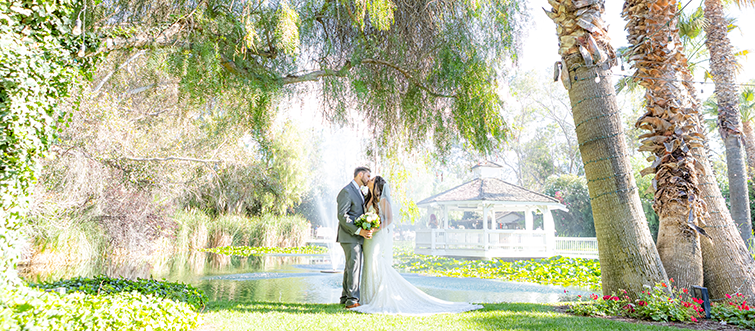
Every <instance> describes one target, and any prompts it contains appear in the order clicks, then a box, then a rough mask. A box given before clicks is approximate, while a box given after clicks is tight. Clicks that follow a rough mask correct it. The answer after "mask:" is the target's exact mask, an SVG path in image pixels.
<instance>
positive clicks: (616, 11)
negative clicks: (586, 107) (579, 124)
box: [279, 0, 755, 187]
mask: <svg viewBox="0 0 755 331" xmlns="http://www.w3.org/2000/svg"><path fill="white" fill-rule="evenodd" d="M682 1H685V0H682ZM686 1H689V0H686ZM692 1H694V3H693V2H690V3H689V5H688V6H687V8H688V10H694V9H696V8H697V6H698V5H699V2H700V1H702V0H692ZM623 3H624V1H618V0H607V1H606V13H605V15H604V20H605V21H606V22H607V23H608V24H609V31H608V32H609V36H610V37H611V40H612V45H613V47H614V48H618V47H622V46H627V41H626V32H625V31H624V25H625V21H624V20H623V19H622V18H621V8H622V6H623ZM684 3H687V2H684ZM528 6H529V11H530V22H529V24H528V26H527V29H526V30H527V31H528V33H527V36H525V37H524V38H523V41H522V49H521V53H520V58H519V62H518V67H517V68H514V69H513V70H517V71H536V72H543V71H545V70H552V67H553V63H554V62H555V61H558V60H560V56H559V55H558V41H557V37H556V29H555V25H554V23H553V22H552V21H551V20H550V19H549V18H548V17H547V16H546V15H545V13H544V12H543V10H542V8H543V7H545V8H550V5H549V4H548V2H547V0H532V1H529V2H528ZM728 14H730V15H732V16H735V17H737V18H738V20H737V24H738V25H739V26H740V29H739V30H735V31H733V32H731V33H730V34H729V37H730V38H731V40H732V44H733V45H734V47H735V48H737V49H750V50H751V51H752V52H753V54H752V55H750V56H749V58H746V59H743V61H744V63H743V65H744V71H743V72H742V73H741V74H740V76H739V77H738V78H737V81H738V82H740V83H744V82H747V81H749V80H752V79H755V42H747V41H746V38H750V39H751V40H754V39H755V20H752V19H749V20H748V19H745V18H747V17H755V9H753V8H748V9H744V10H739V9H737V8H736V7H734V12H733V13H728ZM626 68H627V69H629V67H628V66H626ZM613 70H614V72H615V73H619V74H631V72H630V71H628V70H627V71H623V72H622V71H621V70H620V68H619V67H616V68H614V69H613ZM548 72H549V71H548ZM698 80H700V81H701V80H702V78H701V77H700V78H699V79H698ZM557 86H560V84H558V85H557ZM704 91H705V92H704V93H702V94H701V95H700V97H701V98H707V97H708V96H709V95H710V94H711V93H712V92H713V86H712V85H705V88H704ZM502 97H503V98H504V99H505V98H506V96H503V95H502ZM291 101H292V102H290V103H289V104H288V105H287V106H284V107H283V108H285V111H284V113H285V114H286V115H284V117H285V118H288V119H290V120H293V121H294V122H296V123H297V125H298V126H299V127H301V128H305V129H313V130H316V131H317V133H318V135H319V136H320V137H321V139H322V142H323V146H322V148H323V150H322V152H323V153H324V154H326V155H324V159H325V162H324V163H325V168H326V169H328V171H326V172H327V173H323V174H318V175H319V176H321V177H322V178H323V179H324V180H325V181H328V182H332V185H333V187H340V186H338V185H342V183H344V182H347V181H348V180H349V179H350V177H351V174H350V169H353V167H355V166H357V165H362V164H370V163H372V162H371V161H372V160H369V159H367V158H365V157H364V156H363V151H364V149H366V148H367V146H366V145H365V143H366V141H367V140H365V138H366V137H367V136H368V134H367V133H366V132H365V131H364V130H363V129H360V128H358V127H345V128H338V127H336V126H333V125H331V124H330V123H329V122H327V121H326V120H325V119H324V118H323V117H322V111H321V109H320V108H319V107H320V102H319V101H318V98H317V96H316V95H315V94H313V93H307V94H305V95H299V96H298V97H296V98H295V100H291ZM279 119H280V118H279ZM374 170H377V171H375V172H376V173H382V171H381V170H382V169H374ZM507 180H509V181H511V182H516V179H515V177H514V174H513V173H512V174H510V176H508V177H507Z"/></svg>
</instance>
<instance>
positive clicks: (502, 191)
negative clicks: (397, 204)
mask: <svg viewBox="0 0 755 331" xmlns="http://www.w3.org/2000/svg"><path fill="white" fill-rule="evenodd" d="M465 201H490V202H495V201H506V202H521V203H522V204H559V201H558V200H556V199H555V198H552V197H549V196H547V195H544V194H540V193H537V192H533V191H530V190H528V189H525V188H523V187H521V186H517V185H514V184H509V183H507V182H504V181H502V180H500V179H497V178H477V179H474V180H472V181H470V182H466V183H464V184H461V185H459V186H457V187H454V188H452V189H450V190H448V191H445V192H443V193H439V194H436V195H434V196H431V197H429V198H427V199H424V200H422V201H420V202H418V203H417V205H429V204H432V203H438V202H440V203H443V202H465Z"/></svg>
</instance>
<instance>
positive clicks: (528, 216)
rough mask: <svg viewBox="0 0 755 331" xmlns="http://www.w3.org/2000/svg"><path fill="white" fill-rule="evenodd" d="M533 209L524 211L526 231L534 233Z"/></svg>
mask: <svg viewBox="0 0 755 331" xmlns="http://www.w3.org/2000/svg"><path fill="white" fill-rule="evenodd" d="M532 222H533V221H532V209H530V208H527V209H525V210H524V229H525V230H527V231H532V230H534V229H533V226H532Z"/></svg>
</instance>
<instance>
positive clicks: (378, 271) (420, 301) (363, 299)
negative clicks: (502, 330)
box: [352, 184, 482, 315]
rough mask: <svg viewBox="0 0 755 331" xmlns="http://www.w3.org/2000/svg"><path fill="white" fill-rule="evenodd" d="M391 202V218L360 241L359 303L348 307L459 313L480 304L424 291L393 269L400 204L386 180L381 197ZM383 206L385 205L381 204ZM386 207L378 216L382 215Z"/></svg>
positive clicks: (373, 310)
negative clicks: (438, 296) (431, 294)
mask: <svg viewBox="0 0 755 331" xmlns="http://www.w3.org/2000/svg"><path fill="white" fill-rule="evenodd" d="M383 199H385V201H386V202H388V203H389V204H390V206H391V208H390V213H391V216H392V222H391V224H390V225H388V226H387V227H385V228H384V229H381V230H380V231H378V232H376V233H375V235H373V237H372V239H367V240H365V241H364V246H363V247H364V248H363V252H364V263H363V264H362V270H363V271H362V282H361V285H360V292H361V295H360V303H361V304H362V306H359V307H356V308H354V309H352V310H354V311H358V312H362V313H373V314H399V315H432V314H444V313H446V314H447V313H460V312H465V311H470V310H475V309H480V308H482V306H480V305H472V304H469V303H464V302H449V301H444V300H440V299H438V298H435V297H432V296H430V295H427V294H425V293H424V292H422V291H421V290H419V289H418V288H416V287H414V285H412V284H410V283H409V282H408V281H406V279H404V278H403V277H401V275H400V274H399V273H398V272H397V271H396V270H395V269H393V230H392V229H394V228H395V224H394V223H395V222H398V220H399V219H398V216H399V211H400V208H401V207H400V206H399V205H397V204H395V201H393V198H392V197H391V189H390V187H389V186H388V184H385V185H384V186H383V193H382V195H381V200H383ZM384 209H386V208H384ZM385 212H387V211H386V210H381V211H380V214H381V215H380V217H381V218H384V217H386V215H385Z"/></svg>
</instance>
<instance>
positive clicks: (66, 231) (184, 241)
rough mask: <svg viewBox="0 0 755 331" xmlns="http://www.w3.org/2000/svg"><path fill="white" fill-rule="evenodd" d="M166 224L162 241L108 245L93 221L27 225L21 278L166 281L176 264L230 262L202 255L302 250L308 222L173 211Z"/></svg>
mask: <svg viewBox="0 0 755 331" xmlns="http://www.w3.org/2000/svg"><path fill="white" fill-rule="evenodd" d="M170 221H171V222H170V223H171V224H174V225H175V226H174V227H173V229H172V230H173V231H171V232H166V233H165V235H162V236H160V237H158V238H151V239H149V238H146V237H145V236H139V234H138V233H136V234H135V235H134V238H130V239H128V240H125V241H124V240H109V235H110V234H109V233H108V232H107V231H106V229H104V228H103V227H101V226H99V225H98V223H97V222H96V221H93V220H75V219H72V218H66V217H64V216H63V217H58V218H41V217H37V218H35V219H29V220H28V223H27V226H26V229H27V233H28V234H29V237H30V241H29V242H30V246H31V247H30V249H29V251H30V252H29V254H27V255H28V259H27V261H26V263H24V264H23V268H22V269H21V271H22V272H21V275H22V277H24V278H26V279H31V280H37V281H39V280H52V279H60V278H65V277H73V276H94V275H97V274H101V273H105V274H107V275H110V276H119V277H127V278H136V277H142V278H147V277H150V276H160V275H167V274H168V273H169V269H170V268H172V267H174V266H175V264H179V263H186V261H191V262H192V265H193V266H195V267H196V268H203V265H204V263H206V262H207V261H208V259H209V261H210V262H211V263H212V264H213V265H215V266H216V267H217V266H224V265H228V264H229V263H230V258H229V257H226V256H221V255H215V254H209V255H208V254H207V253H201V252H199V250H201V249H205V248H214V247H220V246H230V245H233V246H264V247H297V246H302V245H304V241H305V240H306V237H307V236H308V230H309V229H308V226H307V221H306V220H305V219H304V218H303V217H301V216H298V215H292V216H274V215H266V216H261V217H247V216H241V215H221V216H218V217H212V216H210V215H209V214H208V213H205V212H202V211H200V210H197V209H191V210H179V211H177V212H176V213H174V214H173V215H172V217H171V218H170ZM124 232H126V233H129V232H128V231H127V230H124ZM132 232H134V231H132ZM121 235H123V234H121ZM124 242H126V243H127V245H124Z"/></svg>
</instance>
